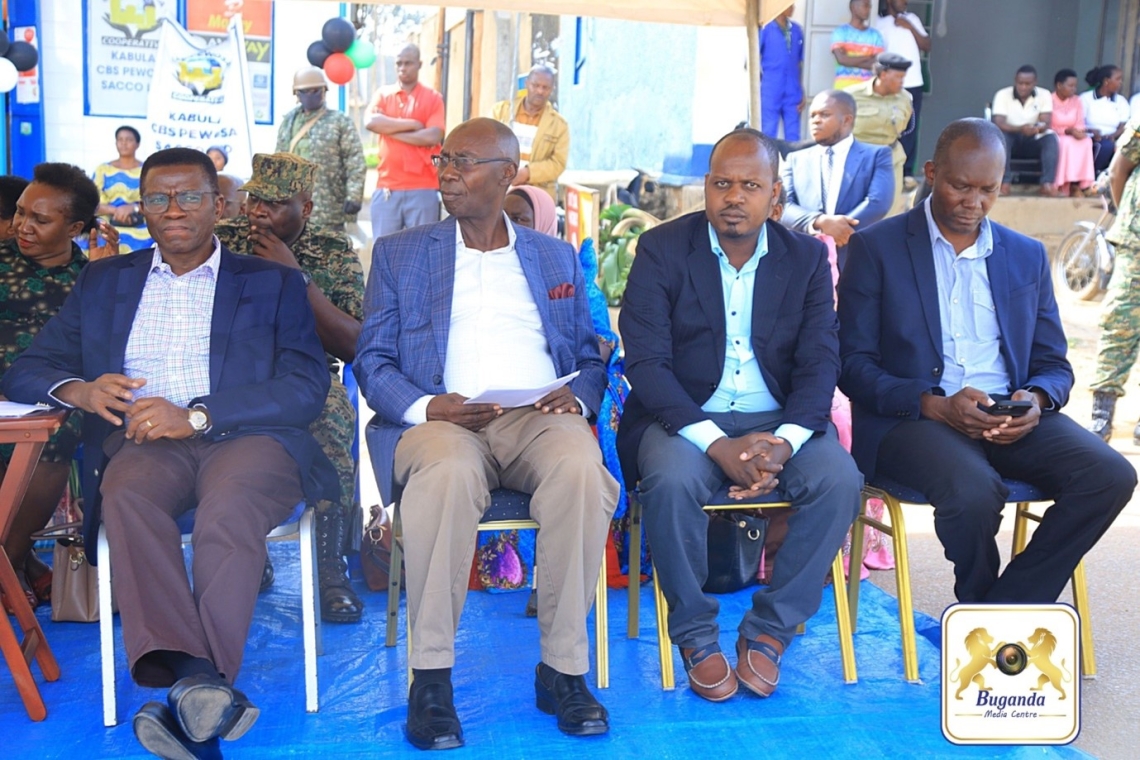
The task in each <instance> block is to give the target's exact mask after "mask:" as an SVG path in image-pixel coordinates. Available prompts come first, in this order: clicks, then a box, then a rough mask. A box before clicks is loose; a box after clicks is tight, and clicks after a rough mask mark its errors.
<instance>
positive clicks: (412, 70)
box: [396, 43, 423, 90]
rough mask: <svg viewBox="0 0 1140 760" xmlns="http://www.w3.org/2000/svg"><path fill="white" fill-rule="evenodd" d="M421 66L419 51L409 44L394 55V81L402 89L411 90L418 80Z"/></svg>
mask: <svg viewBox="0 0 1140 760" xmlns="http://www.w3.org/2000/svg"><path fill="white" fill-rule="evenodd" d="M421 66H423V63H422V62H421V61H420V49H419V48H418V47H417V46H415V45H412V44H410V43H409V44H407V45H404V47H402V48H400V52H399V53H397V54H396V79H397V80H399V82H400V85H401V86H402V87H403V88H404V89H406V90H411V89H413V88H414V87H415V84H416V82H418V81H419V79H420V67H421Z"/></svg>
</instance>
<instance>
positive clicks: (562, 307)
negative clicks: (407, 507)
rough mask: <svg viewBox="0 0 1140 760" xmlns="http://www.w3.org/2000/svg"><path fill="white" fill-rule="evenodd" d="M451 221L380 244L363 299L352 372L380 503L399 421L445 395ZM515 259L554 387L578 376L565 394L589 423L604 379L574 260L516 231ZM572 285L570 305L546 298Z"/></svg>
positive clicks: (388, 491) (557, 244)
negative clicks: (368, 416)
mask: <svg viewBox="0 0 1140 760" xmlns="http://www.w3.org/2000/svg"><path fill="white" fill-rule="evenodd" d="M455 225H456V221H455V219H454V217H451V218H448V219H444V220H443V221H442V222H437V223H435V224H428V225H424V226H422V227H415V228H412V229H409V230H404V231H403V232H398V233H396V234H394V235H388V236H386V237H382V238H380V239H379V240H377V241H376V244H375V246H373V249H372V269H371V271H370V272H369V273H368V290H367V293H366V294H365V299H364V326H363V328H362V329H361V331H360V339H359V341H357V345H356V360H355V361H354V362H353V366H352V368H353V371H354V372H355V374H356V379H357V381H358V382H359V383H360V388H361V390H362V391H363V392H364V397H365V398H366V399H368V405H369V406H370V407H372V408H373V409H375V410H376V417H375V418H374V419H373V420H372V422H371V424H369V426H368V428H369V429H368V444H369V450H370V455H371V456H372V461H373V462H374V463H375V470H376V482H377V484H378V486H379V488H380V494H381V496H382V497H383V498H384V501H385V503H388V502H389V501H390V500H391V496H392V463H393V462H394V461H395V455H396V444H397V443H399V441H400V436H402V435H403V434H404V431H405V430H407V429H408V426H407V425H405V424H404V413H405V412H407V411H408V407H410V406H411V405H412V404H413V403H415V401H416V400H417V399H419V398H421V397H422V396H425V395H429V394H430V395H437V394H443V393H448V392H449V390H448V389H447V388H445V387H444V384H443V363H444V360H445V359H446V358H447V340H448V332H449V331H450V329H451V300H452V293H453V289H454V287H455ZM515 235H516V239H515V250H516V252H517V253H518V257H519V261H520V263H521V264H522V269H523V274H524V275H525V276H526V279H527V283H528V284H529V285H530V291H531V295H532V296H533V297H534V303H535V305H536V306H537V307H538V313H539V316H540V317H541V319H542V325H543V328H544V330H545V332H546V342H547V344H548V346H549V347H550V355H551V358H552V359H553V361H554V369H555V371H556V372H557V373H558V376H559V377H562V376H564V375H568V374H570V373H571V372H574V371H575V370H579V371H580V372H581V374H579V375H578V377H576V378H574V379H573V380H572V381H571V382H570V389H571V390H572V391H573V392H574V395H576V396H577V397H578V398H580V399H582V401H583V402H584V403H585V404H586V405H587V406H588V407H590V409H591V410H592V411H594V412H595V413H596V412H597V411H598V409H599V407H600V406H601V401H602V393H603V392H604V390H605V387H606V369H605V366H604V365H603V364H602V358H601V355H600V354H599V353H598V338H597V335H596V334H595V333H594V323H593V322H592V321H591V319H590V305H589V302H588V301H587V300H586V281H585V280H584V279H583V277H582V269H581V267H580V266H579V264H578V256H577V254H576V253H575V252H574V249H573V248H571V247H570V246H569V245H568V244H566V243H564V242H562V241H560V240H557V239H555V238H552V237H550V236H549V235H542V234H540V233H537V232H534V231H533V230H530V229H527V228H525V227H518V226H516V227H515ZM565 284H572V285H573V286H574V294H573V296H572V297H566V298H554V297H552V294H551V291H553V290H554V289H555V288H557V287H558V286H559V285H565Z"/></svg>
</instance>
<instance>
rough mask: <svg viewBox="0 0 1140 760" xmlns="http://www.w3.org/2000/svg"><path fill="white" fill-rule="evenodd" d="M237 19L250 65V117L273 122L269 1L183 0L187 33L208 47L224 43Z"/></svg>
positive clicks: (271, 33) (271, 18)
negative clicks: (202, 41) (227, 33)
mask: <svg viewBox="0 0 1140 760" xmlns="http://www.w3.org/2000/svg"><path fill="white" fill-rule="evenodd" d="M234 16H240V17H241V19H242V34H244V35H245V53H246V59H247V61H248V65H249V75H250V98H251V100H252V102H253V118H254V121H255V122H256V123H258V124H272V123H273V39H272V36H273V3H272V0H186V31H188V32H191V33H192V34H194V35H196V36H198V37H201V38H202V39H203V40H205V41H206V43H207V44H210V45H216V44H220V43H223V42H225V39H226V29H227V28H229V24H230V19H232V18H233V17H234Z"/></svg>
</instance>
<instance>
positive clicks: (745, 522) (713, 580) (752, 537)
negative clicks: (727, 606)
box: [703, 512, 768, 594]
mask: <svg viewBox="0 0 1140 760" xmlns="http://www.w3.org/2000/svg"><path fill="white" fill-rule="evenodd" d="M767 533H768V520H767V518H765V517H762V516H760V515H758V514H754V513H749V512H710V513H709V537H708V557H709V575H708V579H707V580H706V581H705V585H704V586H703V589H704V591H705V592H706V593H709V594H729V593H732V592H733V591H739V590H740V589H742V588H748V587H749V586H754V585H756V583H758V581H757V580H756V575H757V573H758V572H759V570H760V559H761V557H762V556H763V554H764V538H765V536H766V535H767Z"/></svg>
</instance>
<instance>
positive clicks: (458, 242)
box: [404, 214, 589, 425]
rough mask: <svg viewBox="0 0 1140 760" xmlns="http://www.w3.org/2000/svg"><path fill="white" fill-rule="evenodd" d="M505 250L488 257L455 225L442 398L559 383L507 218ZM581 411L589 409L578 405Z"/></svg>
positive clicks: (420, 410)
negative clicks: (491, 390) (449, 394)
mask: <svg viewBox="0 0 1140 760" xmlns="http://www.w3.org/2000/svg"><path fill="white" fill-rule="evenodd" d="M503 219H504V220H506V224H507V244H506V245H505V246H503V247H502V248H496V249H495V250H493V251H478V250H476V249H474V248H468V247H467V244H466V243H465V242H464V241H463V232H462V231H461V230H460V228H459V225H458V224H456V226H455V282H454V284H453V286H452V294H451V323H450V326H449V328H448V338H447V356H446V358H445V360H444V363H443V384H444V387H445V388H447V391H448V393H459V394H461V395H463V396H466V397H468V398H471V397H472V396H475V395H476V394H478V393H481V392H483V391H485V390H490V389H510V388H537V387H540V386H543V385H546V384H548V383H550V382H551V381H553V380H555V379H557V378H558V373H557V371H556V370H555V366H554V358H553V357H552V356H551V353H550V345H549V344H548V343H547V341H546V330H545V329H544V327H543V324H542V316H541V315H540V314H539V311H538V306H537V305H536V304H535V302H534V294H533V293H532V292H531V290H530V284H529V283H528V282H527V279H526V274H525V273H524V272H523V268H522V262H521V261H519V256H518V252H517V251H516V250H515V238H516V236H515V229H514V227H513V226H512V224H511V222H510V220H509V219H507V218H506V215H505V214H504V215H503ZM433 398H435V397H434V396H432V395H425V396H421V397H420V398H419V399H417V400H416V401H415V403H413V404H412V405H411V406H410V407H408V410H407V411H406V412H404V422H406V423H407V424H409V425H418V424H420V423H423V422H426V421H427V406H428V403H430V402H431V400H432V399H433ZM578 404H579V406H581V407H582V413H583V414H588V413H589V412H588V410H587V409H586V408H585V406H583V405H582V402H581V400H579V401H578Z"/></svg>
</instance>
